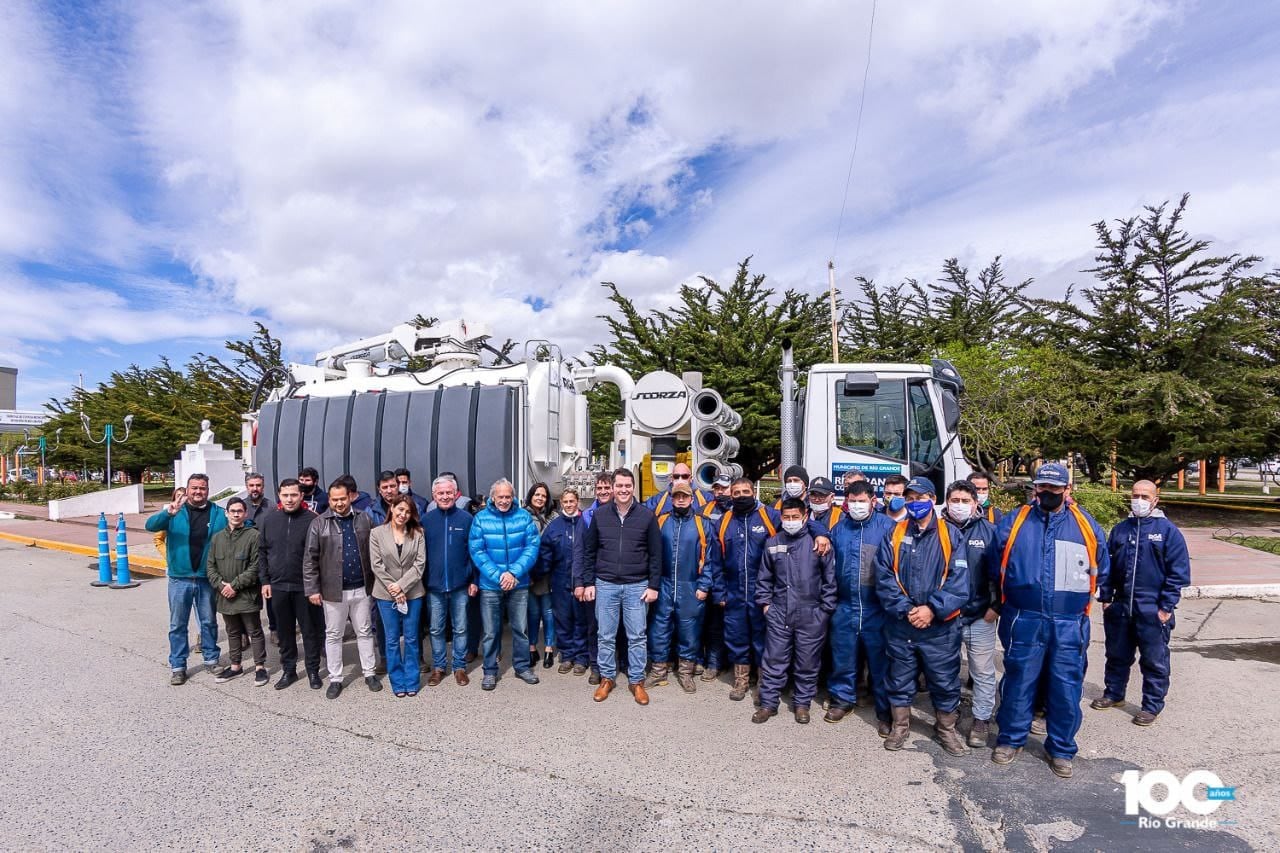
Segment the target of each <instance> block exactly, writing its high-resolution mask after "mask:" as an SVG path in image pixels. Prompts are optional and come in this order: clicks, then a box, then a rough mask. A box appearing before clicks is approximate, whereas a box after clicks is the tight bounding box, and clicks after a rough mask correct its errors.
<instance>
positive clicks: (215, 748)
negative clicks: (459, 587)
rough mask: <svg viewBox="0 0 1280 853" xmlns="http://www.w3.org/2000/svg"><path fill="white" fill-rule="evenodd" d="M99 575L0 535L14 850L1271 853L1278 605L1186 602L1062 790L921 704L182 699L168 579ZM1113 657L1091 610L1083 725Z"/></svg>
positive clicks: (259, 695) (1100, 722) (243, 689)
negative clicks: (1208, 811)
mask: <svg viewBox="0 0 1280 853" xmlns="http://www.w3.org/2000/svg"><path fill="white" fill-rule="evenodd" d="M89 564H90V560H88V559H86V558H85V557H82V556H76V555H70V554H65V553H59V552H56V551H47V550H40V549H36V548H29V547H23V546H19V545H14V544H10V543H4V542H0V584H2V586H0V589H3V590H4V592H3V594H2V595H0V661H2V662H3V667H4V670H3V671H4V676H5V688H4V689H3V690H0V755H3V756H4V760H3V766H4V770H5V773H4V781H3V784H0V848H2V849H4V850H32V849H41V850H43V849H75V850H82V849H103V850H130V851H133V850H147V849H215V848H216V849H231V848H235V849H243V850H259V849H261V850H279V849H284V850H330V849H355V850H383V849H403V848H411V847H412V848H449V849H492V850H508V849H509V850H525V849H573V850H606V849H609V850H620V849H622V850H631V849H644V850H647V849H655V850H656V849H672V848H674V849H698V850H718V849H733V850H755V849H760V850H763V849H770V850H777V849H806V850H827V849H831V850H837V849H839V850H849V849H870V850H917V849H921V850H929V849H973V850H978V849H1011V850H1049V849H1053V850H1076V849H1081V850H1094V849H1099V850H1120V849H1123V850H1170V849H1175V850H1176V849H1195V850H1236V849H1240V850H1243V849H1250V848H1253V849H1260V850H1275V849H1280V836H1278V835H1277V830H1276V828H1275V827H1276V825H1277V820H1278V819H1280V784H1278V783H1280V773H1277V771H1276V769H1275V767H1276V762H1277V760H1278V759H1280V678H1277V675H1278V674H1280V599H1262V600H1211V599H1202V600H1188V601H1186V602H1184V604H1183V606H1182V607H1181V608H1180V609H1179V611H1178V625H1177V628H1176V630H1175V632H1174V647H1175V652H1174V655H1173V665H1174V675H1173V689H1172V691H1171V693H1170V697H1169V706H1168V708H1167V709H1166V711H1165V712H1164V713H1163V714H1162V715H1161V716H1160V718H1159V720H1158V722H1157V723H1156V725H1154V726H1152V727H1150V728H1140V727H1137V726H1134V725H1132V724H1131V722H1130V720H1131V717H1132V714H1133V712H1134V711H1136V710H1137V708H1136V706H1132V705H1130V706H1127V707H1126V708H1125V709H1124V710H1109V711H1092V710H1090V709H1088V708H1087V707H1086V708H1085V709H1084V715H1085V722H1084V726H1083V728H1082V730H1081V732H1080V736H1079V742H1080V745H1081V753H1080V756H1079V758H1078V759H1077V761H1076V769H1075V776H1074V778H1072V779H1070V780H1059V779H1058V778H1057V777H1055V776H1054V775H1053V774H1052V773H1051V772H1050V771H1049V769H1048V767H1047V765H1046V764H1045V763H1044V760H1043V751H1042V749H1041V746H1040V738H1038V737H1035V736H1033V737H1032V740H1031V743H1029V745H1028V749H1027V751H1026V752H1025V753H1024V754H1023V756H1022V757H1021V758H1020V760H1019V761H1018V762H1017V763H1015V764H1014V765H1012V766H1011V767H1008V768H1000V767H997V766H995V765H993V764H992V763H991V762H990V753H989V751H987V750H982V751H977V752H973V753H971V754H970V755H968V756H964V757H960V758H952V757H950V756H947V755H946V754H945V753H943V752H942V751H941V749H940V748H939V747H938V746H937V744H936V743H934V742H933V741H932V740H931V738H930V736H929V735H930V725H931V723H932V715H931V712H930V709H929V703H928V700H927V698H926V697H924V696H921V697H919V702H918V703H917V708H916V712H915V718H914V721H913V734H912V737H911V739H910V740H909V741H908V747H907V749H905V750H903V751H902V752H898V753H889V752H886V751H885V750H884V749H883V748H882V747H881V743H882V742H881V740H880V739H879V738H878V737H876V735H875V730H874V720H873V718H872V715H871V713H870V710H869V709H866V708H860V709H858V711H857V714H856V716H854V717H850V718H846V719H845V720H844V721H843V722H841V723H839V724H837V725H831V724H827V723H824V722H822V720H821V713H820V711H819V712H818V713H815V714H814V722H813V723H811V724H810V725H808V726H801V725H797V724H796V723H794V722H793V721H792V719H791V717H790V715H789V714H788V713H786V711H785V708H784V710H783V713H780V714H779V715H778V716H777V717H775V718H773V719H772V720H770V721H769V722H768V723H765V724H763V725H753V724H752V723H751V722H750V715H751V711H752V707H751V703H750V702H731V701H729V699H728V692H729V685H728V682H727V680H725V681H721V682H719V683H715V684H711V685H705V684H702V683H699V689H698V692H697V693H696V694H695V695H692V696H689V695H686V694H684V693H683V692H681V691H680V689H679V687H677V686H675V684H674V681H673V683H672V685H671V686H669V687H663V688H655V689H654V690H653V691H651V694H652V697H653V701H652V704H651V705H649V706H648V707H640V706H638V705H636V704H635V703H634V702H632V700H631V697H630V696H629V694H627V693H626V692H625V689H624V690H619V691H617V692H615V693H614V695H613V696H612V697H610V698H609V700H608V701H606V702H604V703H602V704H596V703H593V702H592V701H591V690H592V689H591V688H590V687H588V685H587V684H586V679H585V678H580V677H579V678H575V677H573V676H571V675H558V674H556V673H555V671H554V670H543V669H539V670H538V672H539V674H540V676H541V677H542V683H541V684H538V685H534V686H530V685H526V684H523V683H521V682H519V681H518V680H516V679H515V678H514V677H512V676H511V673H510V671H509V669H508V668H507V667H506V666H505V665H504V668H503V676H504V677H503V678H502V680H501V681H500V682H499V684H498V689H497V690H496V691H494V692H492V693H485V692H482V691H481V690H480V689H479V678H478V677H476V678H474V679H473V681H472V683H471V685H470V686H468V687H465V688H460V687H458V686H457V685H455V684H454V683H453V681H452V679H449V680H447V681H446V682H445V683H444V684H443V685H441V686H440V687H438V688H434V689H424V690H423V692H422V693H421V694H419V695H418V696H417V697H415V698H412V699H396V698H395V697H394V696H393V695H392V694H391V692H390V691H389V690H387V689H384V690H383V691H382V692H380V693H376V694H373V693H370V692H369V691H368V690H367V689H366V688H365V686H364V685H363V683H362V681H361V680H360V679H359V677H358V667H356V666H355V661H356V656H355V648H354V644H353V643H348V646H347V663H348V666H347V684H348V686H347V690H346V691H344V692H343V694H342V696H341V697H339V698H338V699H337V700H334V701H328V700H326V699H325V698H324V696H323V691H312V690H310V689H308V687H307V685H306V683H305V681H303V682H300V683H298V684H295V685H294V686H293V687H291V688H289V689H288V690H285V691H276V690H274V689H273V688H272V687H265V688H257V687H254V686H253V683H252V680H251V679H250V678H243V677H242V678H240V679H237V680H235V681H231V682H229V683H227V684H222V685H219V684H215V683H214V681H213V677H212V676H211V675H209V674H207V673H205V672H204V671H203V669H202V668H201V667H200V666H199V658H198V657H197V656H193V658H192V661H191V664H192V668H191V672H192V677H191V679H190V680H189V681H188V683H187V684H186V685H184V686H182V687H171V686H169V683H168V679H169V671H168V665H167V660H166V658H167V639H166V634H167V623H168V612H167V606H166V596H165V581H164V580H162V579H160V580H144V581H143V583H142V585H141V586H140V587H138V588H136V589H132V590H109V589H94V588H91V587H90V586H89V581H90V580H91V579H92V578H93V577H94V573H93V572H92V571H91V570H90V568H89ZM192 633H193V634H194V626H193V629H192ZM223 649H224V661H225V641H224V643H223ZM271 651H272V654H271V656H270V659H269V667H270V669H271V671H272V674H273V676H274V675H275V674H276V672H277V670H278V664H277V662H276V659H275V655H274V648H273V649H272V650H271ZM507 659H508V660H509V655H508V656H507ZM1102 664H1103V655H1102V630H1101V624H1100V620H1099V619H1098V618H1097V614H1095V626H1094V633H1093V644H1092V646H1091V649H1090V668H1089V678H1088V681H1087V683H1086V685H1085V702H1086V704H1087V702H1088V701H1089V700H1091V699H1093V698H1095V697H1097V696H1098V695H1099V694H1100V693H1101V683H1100V681H1101V674H1102ZM473 675H478V673H476V672H475V671H474V670H473ZM1137 676H1138V673H1137V668H1136V667H1135V672H1134V680H1133V683H1132V685H1131V688H1130V692H1129V697H1130V699H1136V698H1137V697H1138V696H1139V695H1140V688H1139V682H1138V677H1137ZM273 680H274V678H273ZM821 698H822V695H821V694H820V695H819V699H820V700H821ZM815 710H818V709H816V708H815ZM961 727H962V729H965V730H967V728H968V720H967V715H966V718H965V719H964V720H963V721H962V726H961ZM1131 769H1136V770H1139V771H1148V770H1155V769H1166V770H1169V771H1172V772H1173V773H1174V774H1175V775H1177V776H1178V777H1179V778H1181V777H1182V776H1184V775H1185V774H1187V773H1188V772H1190V771H1192V770H1195V769H1208V770H1211V771H1213V772H1214V773H1216V774H1217V775H1218V776H1219V777H1220V778H1221V780H1222V782H1223V784H1224V785H1225V786H1228V787H1233V788H1235V797H1236V799H1235V800H1234V801H1233V802H1226V803H1223V804H1222V806H1221V807H1220V808H1219V809H1217V810H1216V811H1215V812H1214V814H1213V815H1212V817H1213V818H1214V819H1215V820H1216V821H1217V822H1218V823H1219V825H1218V826H1217V827H1216V828H1212V829H1190V828H1185V829H1184V828H1179V829H1168V828H1160V829H1153V828H1146V827H1141V826H1138V825H1137V819H1136V818H1135V817H1133V816H1127V815H1126V814H1125V791H1124V785H1122V783H1121V781H1120V780H1121V774H1122V773H1124V772H1125V771H1126V770H1131ZM1173 816H1174V817H1182V818H1192V817H1195V816H1194V815H1191V814H1190V813H1188V812H1186V811H1184V810H1179V811H1177V812H1175V813H1174V815H1173Z"/></svg>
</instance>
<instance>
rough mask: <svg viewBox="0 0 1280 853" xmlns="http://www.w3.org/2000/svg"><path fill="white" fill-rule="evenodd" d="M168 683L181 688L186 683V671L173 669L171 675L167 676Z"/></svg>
mask: <svg viewBox="0 0 1280 853" xmlns="http://www.w3.org/2000/svg"><path fill="white" fill-rule="evenodd" d="M169 683H170V684H171V685H173V686H174V687H181V686H182V685H184V684H186V683H187V671H186V670H185V669H175V670H174V671H173V674H172V675H170V676H169Z"/></svg>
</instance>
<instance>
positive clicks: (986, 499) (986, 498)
mask: <svg viewBox="0 0 1280 853" xmlns="http://www.w3.org/2000/svg"><path fill="white" fill-rule="evenodd" d="M989 503H991V495H990V494H986V495H978V506H986V505H987V504H989Z"/></svg>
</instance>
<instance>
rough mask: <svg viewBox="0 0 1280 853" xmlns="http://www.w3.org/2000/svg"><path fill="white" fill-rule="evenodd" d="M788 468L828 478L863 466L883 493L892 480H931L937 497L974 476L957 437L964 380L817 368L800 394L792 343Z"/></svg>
mask: <svg viewBox="0 0 1280 853" xmlns="http://www.w3.org/2000/svg"><path fill="white" fill-rule="evenodd" d="M781 378H782V413H781V414H782V448H781V457H780V458H781V462H782V468H783V470H786V468H787V467H788V466H790V465H793V464H796V463H799V464H801V465H803V466H804V468H805V470H806V471H808V472H809V476H810V477H817V476H824V477H830V478H831V480H832V482H833V484H834V485H835V487H836V489H837V493H838V494H841V495H842V494H843V488H844V486H843V476H844V472H845V471H847V470H849V469H850V468H858V469H859V470H861V471H862V472H863V473H864V474H866V476H867V479H868V480H869V481H871V483H872V484H873V485H874V486H875V488H876V491H877V493H880V492H881V491H883V488H884V479H885V477H887V476H889V475H890V474H903V475H905V476H907V477H915V476H923V477H927V478H929V480H931V481H932V482H933V484H934V487H935V488H936V489H937V494H938V498H939V499H941V498H942V496H943V494H944V493H945V489H946V486H947V484H948V483H951V482H953V481H955V480H957V479H961V478H963V477H966V476H968V475H969V473H970V472H971V471H972V470H973V469H972V467H971V466H970V465H969V462H968V461H967V460H966V459H965V457H964V452H963V451H962V449H961V447H960V442H959V439H958V436H959V433H958V428H959V424H960V396H961V394H963V392H964V382H963V380H962V379H961V378H960V374H959V373H957V372H956V369H955V368H954V367H952V365H951V364H950V363H949V362H947V361H944V360H941V359H935V360H934V361H933V362H932V363H931V364H927V365H926V364H869V363H867V364H815V365H814V366H813V367H811V368H809V371H808V374H807V377H806V378H807V381H806V383H805V385H804V387H803V388H799V387H798V383H797V381H796V367H795V362H794V359H793V356H792V351H791V342H790V341H784V342H783V346H782V373H781Z"/></svg>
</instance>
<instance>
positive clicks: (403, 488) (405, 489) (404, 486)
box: [400, 483, 409, 495]
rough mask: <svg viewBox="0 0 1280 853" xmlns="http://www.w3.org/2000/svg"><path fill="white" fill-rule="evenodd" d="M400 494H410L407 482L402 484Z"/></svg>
mask: <svg viewBox="0 0 1280 853" xmlns="http://www.w3.org/2000/svg"><path fill="white" fill-rule="evenodd" d="M400 494H402V495H407V494H409V485H408V484H407V483H401V484H400Z"/></svg>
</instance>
